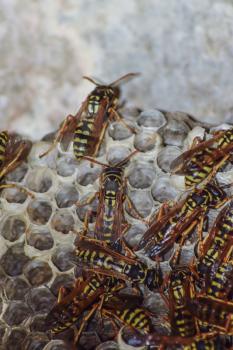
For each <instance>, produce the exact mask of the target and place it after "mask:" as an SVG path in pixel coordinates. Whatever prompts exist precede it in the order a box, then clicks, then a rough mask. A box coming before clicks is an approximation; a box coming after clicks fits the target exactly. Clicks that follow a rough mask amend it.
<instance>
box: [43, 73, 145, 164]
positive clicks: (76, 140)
mask: <svg viewBox="0 0 233 350" xmlns="http://www.w3.org/2000/svg"><path fill="white" fill-rule="evenodd" d="M137 75H138V73H129V74H126V75H124V76H122V77H121V78H119V79H117V80H116V81H114V82H112V83H111V84H109V85H101V84H98V83H97V82H95V81H94V80H93V79H91V78H89V77H84V79H87V80H89V81H90V82H91V83H93V84H94V85H96V88H95V89H94V90H93V91H92V92H91V93H90V94H89V95H88V96H87V98H86V100H85V101H84V102H83V103H82V106H81V108H80V109H79V111H78V112H77V114H76V115H75V116H73V115H68V116H67V117H66V119H65V121H64V122H63V123H62V125H61V127H60V129H59V131H58V134H57V136H56V138H55V140H54V142H53V144H52V146H51V147H50V148H49V149H48V150H47V151H46V152H45V153H43V154H41V155H40V157H44V156H45V155H47V154H48V153H49V152H50V151H51V150H52V149H53V148H54V147H55V146H56V145H57V143H59V142H61V141H62V139H63V138H65V137H66V139H67V141H68V140H69V139H71V138H72V136H73V152H74V156H75V158H76V159H77V160H81V159H82V158H83V157H85V156H91V157H95V156H96V155H97V153H98V151H99V148H100V145H101V143H102V140H103V138H104V134H105V131H106V128H107V126H108V123H109V121H111V120H113V119H118V120H121V121H122V122H123V120H122V118H121V116H120V114H119V113H118V112H117V107H118V103H119V97H120V89H119V84H120V83H121V82H122V81H126V80H129V79H131V78H134V77H135V76H137ZM123 123H124V122H123ZM124 125H125V126H127V125H126V124H125V123H124ZM127 127H128V126H127ZM128 128H130V127H128ZM130 129H131V128H130Z"/></svg>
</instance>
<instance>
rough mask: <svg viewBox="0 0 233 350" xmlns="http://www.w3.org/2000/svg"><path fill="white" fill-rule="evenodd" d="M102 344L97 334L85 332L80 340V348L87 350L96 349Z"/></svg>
mask: <svg viewBox="0 0 233 350" xmlns="http://www.w3.org/2000/svg"><path fill="white" fill-rule="evenodd" d="M100 343H101V341H100V338H99V337H98V335H97V334H96V333H95V332H83V333H82V336H81V338H80V340H79V344H80V346H81V347H83V348H84V349H85V350H92V349H96V347H97V345H99V344H100Z"/></svg>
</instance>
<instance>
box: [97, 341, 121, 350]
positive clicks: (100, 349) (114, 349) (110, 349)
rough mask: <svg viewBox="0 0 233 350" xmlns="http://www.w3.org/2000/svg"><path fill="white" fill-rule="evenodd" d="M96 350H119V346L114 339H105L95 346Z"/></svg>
mask: <svg viewBox="0 0 233 350" xmlns="http://www.w3.org/2000/svg"><path fill="white" fill-rule="evenodd" d="M96 350H119V346H118V344H117V343H115V342H114V341H111V340H110V341H106V342H104V343H102V344H100V345H98V346H97V348H96Z"/></svg>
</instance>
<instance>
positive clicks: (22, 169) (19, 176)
mask: <svg viewBox="0 0 233 350" xmlns="http://www.w3.org/2000/svg"><path fill="white" fill-rule="evenodd" d="M27 171H28V165H27V164H26V163H21V164H20V165H19V166H17V168H16V169H15V170H14V171H12V172H10V173H9V174H7V175H6V180H7V181H9V182H21V181H22V180H23V179H24V177H25V175H26V174H27Z"/></svg>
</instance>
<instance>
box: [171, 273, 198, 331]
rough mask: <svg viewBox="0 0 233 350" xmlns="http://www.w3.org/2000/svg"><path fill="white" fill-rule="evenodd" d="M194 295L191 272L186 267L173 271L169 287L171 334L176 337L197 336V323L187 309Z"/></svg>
mask: <svg viewBox="0 0 233 350" xmlns="http://www.w3.org/2000/svg"><path fill="white" fill-rule="evenodd" d="M191 294H192V291H191V281H190V271H189V269H188V268H186V267H179V268H175V269H173V270H172V273H171V276H170V285H169V306H170V310H169V311H170V322H171V333H172V335H175V336H181V337H192V336H194V335H195V334H196V323H195V318H194V316H193V315H192V313H191V312H190V311H189V310H188V308H187V302H188V300H189V299H190V297H191Z"/></svg>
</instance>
